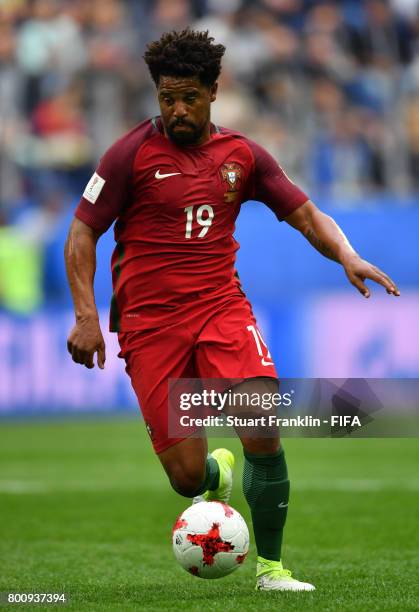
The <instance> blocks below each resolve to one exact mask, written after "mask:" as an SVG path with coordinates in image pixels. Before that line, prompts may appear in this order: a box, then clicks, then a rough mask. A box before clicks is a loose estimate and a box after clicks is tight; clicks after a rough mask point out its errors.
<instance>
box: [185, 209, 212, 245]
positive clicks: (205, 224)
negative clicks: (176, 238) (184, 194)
mask: <svg viewBox="0 0 419 612" xmlns="http://www.w3.org/2000/svg"><path fill="white" fill-rule="evenodd" d="M193 209H194V206H187V207H186V208H185V209H184V210H185V213H186V229H185V238H192V222H193V217H194V214H193ZM204 213H206V217H205V219H204ZM213 219H214V210H213V208H212V206H210V205H209V204H203V205H202V206H200V207H199V208H198V210H197V211H196V222H197V223H198V224H199V225H201V226H202V229H201V231H200V232H199V234H198V238H203V237H204V236H205V234H206V233H207V232H208V229H209V228H210V226H211V223H212V220H213Z"/></svg>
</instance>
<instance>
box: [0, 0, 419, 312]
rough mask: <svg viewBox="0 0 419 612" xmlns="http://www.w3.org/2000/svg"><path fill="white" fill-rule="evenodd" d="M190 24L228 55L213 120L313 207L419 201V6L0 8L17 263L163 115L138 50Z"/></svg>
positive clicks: (3, 197) (0, 84) (222, 2)
mask: <svg viewBox="0 0 419 612" xmlns="http://www.w3.org/2000/svg"><path fill="white" fill-rule="evenodd" d="M187 25H190V26H192V27H194V28H197V29H209V30H210V32H211V34H212V35H213V36H214V37H215V39H216V41H217V42H222V43H223V44H225V45H226V47H227V52H226V56H225V60H224V63H223V71H222V76H221V79H220V93H219V97H218V99H217V102H216V103H215V105H214V108H213V119H214V121H215V122H216V123H219V124H221V125H225V126H227V127H230V128H234V129H238V130H241V131H243V132H245V133H246V134H247V135H248V136H249V137H251V138H253V139H255V140H257V141H258V142H259V143H260V144H262V145H263V146H265V147H266V148H267V149H268V150H269V151H270V152H271V153H272V154H273V155H274V156H275V157H276V158H277V159H278V161H279V162H280V163H281V164H282V165H283V166H284V168H285V169H286V171H287V173H288V174H289V175H291V176H292V177H293V179H294V180H295V181H296V182H297V183H298V184H300V185H301V186H302V187H303V188H305V189H306V190H308V192H309V193H310V194H311V195H312V196H313V198H315V197H317V198H320V199H321V198H322V197H323V198H333V199H334V201H335V202H336V203H337V205H339V202H340V201H345V202H347V201H348V198H349V200H351V198H352V201H354V202H358V205H362V204H359V203H360V202H361V203H362V201H363V198H366V197H367V196H370V195H371V194H372V195H376V194H407V195H409V194H410V195H411V194H415V193H417V192H419V0H341V1H330V0H327V1H322V0H319V1H315V0H124V1H122V0H0V242H1V241H2V240H3V245H4V244H6V242H5V240H6V238H7V240H10V239H11V238H10V235H11V234H12V242H13V232H14V231H15V228H16V227H18V228H19V232H20V233H19V236H17V237H16V240H17V243H16V244H17V246H16V248H15V249H14V251H15V256H17V254H18V253H19V252H20V251H21V250H22V249H21V248H20V246H19V240H20V236H21V235H22V232H23V234H24V235H25V239H26V241H28V240H29V241H31V244H32V245H35V246H36V245H39V244H43V242H44V241H45V240H47V239H48V235H49V233H50V231H51V228H53V227H54V224H56V222H57V218H59V216H60V215H62V214H63V211H64V212H65V211H66V210H68V208H69V206H70V204H71V202H72V201H74V199H75V198H77V197H78V196H79V195H80V193H81V192H82V191H83V188H84V186H85V183H86V182H87V180H88V179H89V177H90V174H91V172H92V168H94V166H95V164H96V162H97V160H98V158H99V157H100V155H101V154H102V153H103V152H104V151H105V150H106V148H107V147H108V146H109V145H110V144H112V142H113V141H114V140H115V139H116V138H118V137H119V136H120V135H121V134H122V133H124V132H125V131H126V130H128V129H130V128H131V127H132V126H133V125H135V124H136V123H138V122H140V121H142V120H143V119H145V118H146V117H148V116H152V115H154V114H157V113H158V109H157V105H156V100H155V91H154V86H153V84H152V82H151V79H150V77H149V75H148V73H147V70H146V66H145V64H144V62H143V60H142V55H143V53H144V47H145V45H146V44H147V43H148V42H149V41H150V40H153V39H154V38H156V37H159V35H160V34H161V33H162V32H164V31H167V30H171V29H181V28H184V27H185V26H187ZM6 230H7V232H6ZM3 251H4V252H6V254H7V256H5V255H4V253H3V255H2V252H3ZM12 251H13V249H12ZM10 252H11V251H10V248H9V247H8V248H7V249H6V248H5V247H3V248H2V247H1V246H0V296H1V295H2V285H3V287H4V286H5V284H6V283H5V282H4V275H7V273H8V272H7V271H8V270H9V267H8V266H9V265H10V262H9V261H8V260H7V257H11V260H13V261H15V258H14V257H12V256H11V255H10ZM5 257H6V259H5ZM34 258H36V255H35V254H34V253H31V256H30V258H29V259H30V260H31V261H33V259H34ZM27 268H30V266H28V265H27V264H26V265H24V264H22V269H27ZM2 270H3V272H2ZM9 272H10V271H9ZM33 274H35V273H33ZM2 279H3V282H2ZM36 282H38V281H36ZM15 285H16V282H15ZM24 285H25V283H24V282H22V290H23V287H24ZM26 285H27V282H26ZM3 294H4V291H3ZM14 299H16V298H14ZM28 299H29V298H28ZM0 300H1V297H0ZM17 301H18V302H19V303H20V301H21V295H20V294H19V295H18V298H17ZM3 302H4V295H3Z"/></svg>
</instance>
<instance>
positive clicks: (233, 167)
mask: <svg viewBox="0 0 419 612" xmlns="http://www.w3.org/2000/svg"><path fill="white" fill-rule="evenodd" d="M221 176H222V179H223V181H225V182H226V183H227V191H226V192H225V194H224V200H225V202H234V201H235V199H236V198H237V194H238V191H239V188H240V180H241V178H242V169H241V167H240V166H239V165H238V164H236V163H235V162H232V163H231V164H224V165H223V166H221Z"/></svg>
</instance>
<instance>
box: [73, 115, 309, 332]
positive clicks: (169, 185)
mask: <svg viewBox="0 0 419 612" xmlns="http://www.w3.org/2000/svg"><path fill="white" fill-rule="evenodd" d="M251 199H252V200H258V201H261V202H263V203H265V204H266V205H267V206H269V208H271V209H272V210H273V211H274V213H275V214H276V216H277V217H278V218H279V219H283V218H284V217H286V216H287V215H289V214H290V213H292V212H293V211H294V210H295V209H296V208H298V207H299V206H301V205H302V204H303V203H304V202H306V201H307V200H308V197H307V195H306V194H305V193H303V192H302V191H301V190H300V189H299V188H298V187H296V185H294V183H292V182H291V181H290V180H289V179H288V177H287V176H286V174H285V173H284V172H283V170H282V169H281V168H280V167H279V166H278V164H277V162H276V161H275V160H274V159H273V157H272V156H271V155H270V154H269V153H267V151H265V150H264V149H263V148H262V147H260V146H259V145H257V144H256V143H254V142H252V141H251V140H249V139H248V138H246V137H245V136H244V135H242V134H240V133H238V132H233V131H231V130H227V129H225V128H219V127H216V126H214V125H211V137H210V139H209V140H208V141H207V142H206V143H204V144H203V145H201V146H178V145H176V144H175V143H174V142H172V141H171V140H169V139H168V138H166V137H165V135H164V132H163V126H162V123H161V119H160V118H155V119H151V120H147V121H144V122H143V123H141V124H140V125H138V126H137V127H135V128H134V129H133V130H132V131H131V132H129V133H128V134H126V135H125V136H123V137H122V138H121V139H120V140H118V141H117V142H116V143H115V144H114V145H113V146H112V147H111V148H110V149H109V150H108V151H107V152H106V153H105V155H104V156H103V158H102V159H101V161H100V163H99V166H98V168H97V170H96V172H95V173H94V174H93V176H92V178H91V180H90V181H89V183H88V185H87V187H86V189H85V191H84V194H83V197H82V199H81V201H80V203H79V205H78V207H77V210H76V213H75V214H76V216H77V217H78V218H79V219H80V220H81V221H83V222H84V223H86V224H87V225H89V226H90V227H92V228H93V229H95V230H97V231H99V232H105V231H106V230H107V229H108V228H109V227H110V225H111V224H112V223H113V221H115V220H116V224H115V241H116V243H117V244H116V248H115V250H114V253H113V256H112V281H113V289H114V295H113V299H112V305H111V324H110V329H111V331H133V330H138V329H142V327H143V320H142V315H143V314H144V313H150V312H152V311H153V310H159V309H163V310H164V309H165V308H169V309H171V308H175V307H176V305H177V304H182V303H183V304H184V303H185V301H189V300H190V301H191V302H192V303H193V301H194V299H197V298H198V297H199V294H201V295H203V294H204V295H207V294H208V292H220V294H221V295H225V293H228V292H232V291H235V292H236V293H237V290H238V287H239V281H238V278H237V274H236V271H235V267H234V264H235V259H236V251H237V250H238V248H239V245H238V243H237V242H236V240H235V239H234V237H233V233H234V230H235V220H236V218H237V215H238V213H239V211H240V206H241V204H242V203H243V202H245V201H246V200H251Z"/></svg>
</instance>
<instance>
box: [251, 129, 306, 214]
mask: <svg viewBox="0 0 419 612" xmlns="http://www.w3.org/2000/svg"><path fill="white" fill-rule="evenodd" d="M248 144H249V145H250V148H251V150H252V152H253V156H254V162H255V165H254V177H253V178H254V180H253V194H252V197H253V199H255V200H258V201H260V202H263V203H264V204H266V206H268V207H269V208H270V209H271V210H272V211H273V212H274V213H275V215H276V216H277V217H278V219H279V220H280V221H282V220H283V219H284V218H285V217H287V216H288V215H290V214H291V213H292V212H293V211H294V210H296V209H297V208H298V207H299V206H301V205H302V204H304V203H305V202H307V200H308V199H309V197H308V196H307V195H306V194H305V193H304V191H302V190H301V189H300V188H299V187H297V185H295V184H294V183H293V182H292V181H291V180H290V179H289V178H288V176H287V175H286V174H285V172H284V171H283V170H282V168H281V167H280V166H279V164H278V163H277V162H276V161H275V159H274V158H273V157H272V155H270V154H269V153H268V152H267V151H266V150H265V149H264V148H263V147H261V146H260V145H258V144H256V143H255V142H252V141H248Z"/></svg>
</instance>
